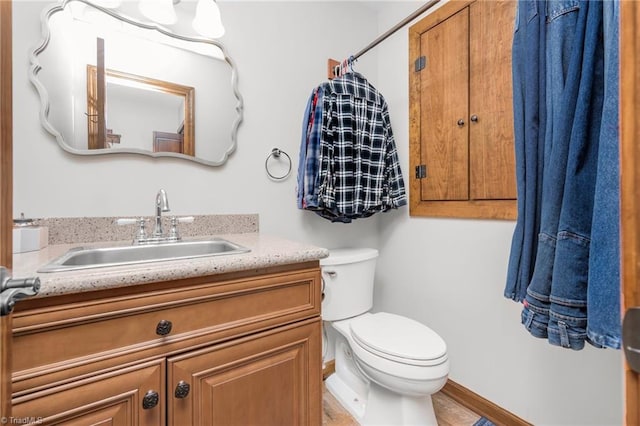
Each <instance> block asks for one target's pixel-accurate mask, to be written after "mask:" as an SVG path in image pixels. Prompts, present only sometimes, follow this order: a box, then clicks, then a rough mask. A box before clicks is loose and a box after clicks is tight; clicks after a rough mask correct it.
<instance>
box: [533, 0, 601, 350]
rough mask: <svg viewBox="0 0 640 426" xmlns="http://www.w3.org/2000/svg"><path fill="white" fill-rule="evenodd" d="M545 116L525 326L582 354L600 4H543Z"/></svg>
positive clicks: (598, 77)
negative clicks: (539, 206)
mask: <svg viewBox="0 0 640 426" xmlns="http://www.w3.org/2000/svg"><path fill="white" fill-rule="evenodd" d="M547 23H548V24H547V46H546V51H547V111H548V115H547V117H548V119H549V120H551V123H548V125H547V132H546V138H545V164H544V177H543V181H544V184H543V193H542V222H541V228H540V234H539V238H538V252H537V256H536V264H535V268H534V274H533V278H532V280H531V283H530V285H529V287H528V289H527V296H526V299H525V302H524V304H525V308H524V310H523V313H522V321H523V324H525V326H526V327H527V329H528V330H529V331H530V332H531V334H532V335H534V336H537V337H547V338H548V339H549V342H550V343H551V344H555V345H560V346H563V347H567V348H572V349H581V348H582V347H584V343H585V339H586V326H587V283H588V267H589V250H590V239H591V224H592V214H593V198H594V195H593V194H594V188H595V181H596V170H597V158H598V141H599V135H600V122H601V119H602V102H603V97H604V94H603V90H602V87H603V86H604V84H603V78H604V64H603V62H604V60H603V54H604V47H603V45H602V3H601V2H599V1H597V2H591V1H560V0H557V1H548V2H547Z"/></svg>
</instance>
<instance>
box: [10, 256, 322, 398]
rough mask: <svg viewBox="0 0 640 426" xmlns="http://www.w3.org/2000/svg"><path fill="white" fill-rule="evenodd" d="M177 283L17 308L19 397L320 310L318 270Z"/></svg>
mask: <svg viewBox="0 0 640 426" xmlns="http://www.w3.org/2000/svg"><path fill="white" fill-rule="evenodd" d="M208 278H210V280H200V281H203V282H199V283H198V284H193V280H191V281H186V282H187V284H188V285H186V286H185V285H184V284H185V282H184V281H176V282H175V286H170V288H168V286H167V285H166V284H165V285H163V289H162V290H158V291H148V289H149V286H148V285H146V286H145V288H146V289H147V291H145V292H143V293H140V294H129V295H125V296H118V297H103V298H100V299H92V298H90V295H89V294H88V295H87V300H86V301H80V302H78V301H75V302H74V303H67V304H60V305H56V306H48V307H43V308H34V309H27V310H23V311H17V312H16V313H15V314H14V319H13V330H14V333H13V353H14V354H15V355H14V357H13V371H14V375H13V382H14V395H15V394H18V395H19V394H20V393H21V392H23V391H25V389H30V390H33V389H34V388H39V387H43V386H49V385H51V384H52V383H61V382H65V381H67V380H71V379H72V378H74V377H75V378H77V377H81V376H82V375H83V374H91V373H93V372H95V371H96V370H101V369H102V370H105V369H106V370H108V369H109V368H113V367H115V366H122V365H123V364H127V363H134V362H139V361H140V360H143V359H149V358H153V357H157V356H166V355H169V354H175V353H178V352H180V351H184V350H185V349H191V348H196V347H202V346H205V345H209V344H211V343H215V342H221V341H224V340H227V339H230V338H235V337H238V336H243V335H247V334H250V333H253V332H256V331H260V330H266V329H269V328H273V327H275V326H279V325H282V324H287V323H290V322H293V321H298V320H301V319H305V318H310V317H313V316H318V315H319V314H320V303H321V302H320V271H319V268H310V269H304V270H298V271H292V272H286V273H275V274H266V275H259V276H256V277H253V278H251V277H250V278H246V277H245V278H242V279H230V280H224V281H216V278H215V277H208Z"/></svg>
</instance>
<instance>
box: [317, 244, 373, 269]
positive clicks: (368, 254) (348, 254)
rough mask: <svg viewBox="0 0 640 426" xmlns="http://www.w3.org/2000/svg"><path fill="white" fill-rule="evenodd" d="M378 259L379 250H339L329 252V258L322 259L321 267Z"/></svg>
mask: <svg viewBox="0 0 640 426" xmlns="http://www.w3.org/2000/svg"><path fill="white" fill-rule="evenodd" d="M376 257H378V250H376V249H372V248H339V249H332V250H329V257H325V258H324V259H320V266H329V265H343V264H345V263H355V262H363V261H365V260H369V259H375V258H376Z"/></svg>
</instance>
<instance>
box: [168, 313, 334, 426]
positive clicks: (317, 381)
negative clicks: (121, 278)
mask: <svg viewBox="0 0 640 426" xmlns="http://www.w3.org/2000/svg"><path fill="white" fill-rule="evenodd" d="M320 324H321V323H320V320H319V319H318V318H316V319H312V320H307V321H305V322H303V323H302V325H297V324H295V325H290V326H284V327H279V328H277V329H274V330H271V331H268V332H265V333H260V334H257V335H254V336H249V337H246V338H241V339H237V340H233V341H230V342H227V343H224V344H220V345H214V346H212V347H210V348H206V349H203V350H199V351H193V352H190V353H187V354H184V355H180V356H177V357H173V358H170V359H169V360H168V361H167V362H168V365H167V371H168V378H167V383H168V392H167V394H168V395H167V398H168V414H169V419H168V424H169V425H173V426H180V425H187V424H190V425H225V426H227V425H228V426H231V425H238V426H246V425H252V424H253V425H256V424H260V425H265V426H268V425H274V426H275V425H291V426H293V425H320V424H321V422H322V414H321V407H322V401H321V398H322V394H321V386H322V384H321V368H320V366H321V359H320V353H321V349H320V346H321V338H320V335H321V326H320Z"/></svg>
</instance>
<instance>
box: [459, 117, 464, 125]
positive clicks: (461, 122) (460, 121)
mask: <svg viewBox="0 0 640 426" xmlns="http://www.w3.org/2000/svg"><path fill="white" fill-rule="evenodd" d="M462 126H464V120H463V119H462V118H461V119H460V120H458V127H462Z"/></svg>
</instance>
